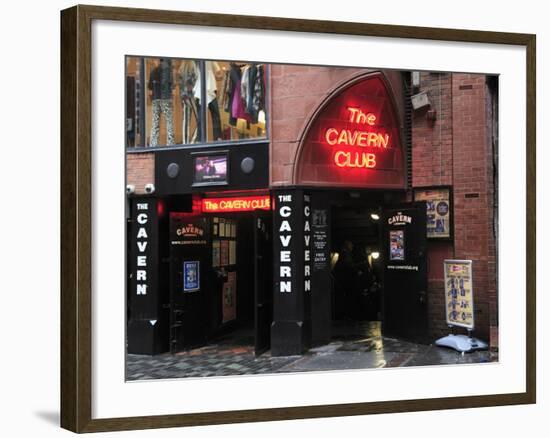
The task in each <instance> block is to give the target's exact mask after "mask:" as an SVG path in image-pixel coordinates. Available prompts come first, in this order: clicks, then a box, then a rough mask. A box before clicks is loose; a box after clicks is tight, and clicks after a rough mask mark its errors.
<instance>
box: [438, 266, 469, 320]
mask: <svg viewBox="0 0 550 438" xmlns="http://www.w3.org/2000/svg"><path fill="white" fill-rule="evenodd" d="M444 270H445V271H444V274H445V310H446V311H445V313H446V315H447V324H448V325H454V326H459V327H465V328H467V329H469V330H473V329H474V292H473V285H472V261H471V260H445V261H444Z"/></svg>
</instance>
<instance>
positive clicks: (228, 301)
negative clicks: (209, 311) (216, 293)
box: [222, 272, 237, 323]
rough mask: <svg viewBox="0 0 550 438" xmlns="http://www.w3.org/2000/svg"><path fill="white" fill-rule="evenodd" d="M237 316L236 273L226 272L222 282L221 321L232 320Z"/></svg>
mask: <svg viewBox="0 0 550 438" xmlns="http://www.w3.org/2000/svg"><path fill="white" fill-rule="evenodd" d="M236 317H237V273H236V272H228V273H227V281H226V282H225V283H224V284H223V293H222V322H224V323H225V322H229V321H233V320H234V319H235V318H236Z"/></svg>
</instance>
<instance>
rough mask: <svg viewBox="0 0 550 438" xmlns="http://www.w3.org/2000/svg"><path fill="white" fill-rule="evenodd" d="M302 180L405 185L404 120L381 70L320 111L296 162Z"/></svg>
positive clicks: (363, 185)
mask: <svg viewBox="0 0 550 438" xmlns="http://www.w3.org/2000/svg"><path fill="white" fill-rule="evenodd" d="M295 179H296V182H297V183H298V184H305V185H318V186H335V185H336V186H345V187H361V188H403V187H404V183H405V162H404V154H403V150H402V144H401V139H400V135H399V120H398V116H397V113H396V110H395V107H394V97H393V96H392V94H391V92H390V90H389V87H388V85H387V84H386V80H385V79H384V77H383V76H382V74H381V73H371V74H370V75H368V76H366V77H363V78H362V79H359V80H356V81H355V82H354V83H352V84H351V85H347V86H344V87H343V89H342V90H341V91H339V92H336V93H335V94H334V95H333V96H332V97H331V98H330V99H329V100H328V101H327V102H325V103H324V106H323V107H322V108H321V109H320V110H319V111H318V112H317V115H316V117H315V118H314V120H313V121H312V123H311V124H310V126H309V128H308V130H307V133H306V135H305V137H304V141H303V143H302V145H301V148H300V151H299V154H298V160H297V163H296V172H295Z"/></svg>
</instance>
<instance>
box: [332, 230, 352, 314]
mask: <svg viewBox="0 0 550 438" xmlns="http://www.w3.org/2000/svg"><path fill="white" fill-rule="evenodd" d="M356 277H357V269H356V268H355V265H354V263H353V243H352V242H351V241H350V240H346V241H344V243H343V245H342V249H341V250H340V254H339V256H338V261H337V262H336V265H335V266H334V278H335V280H336V289H337V295H338V296H339V299H338V301H339V302H340V303H341V306H342V307H341V312H339V313H340V314H341V315H342V316H343V318H344V319H351V317H352V302H353V293H354V286H355V282H356Z"/></svg>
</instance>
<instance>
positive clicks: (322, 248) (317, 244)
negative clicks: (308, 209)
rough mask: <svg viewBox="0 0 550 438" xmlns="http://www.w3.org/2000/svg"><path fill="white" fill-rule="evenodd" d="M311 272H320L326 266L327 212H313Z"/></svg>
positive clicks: (327, 254) (327, 257) (327, 258)
mask: <svg viewBox="0 0 550 438" xmlns="http://www.w3.org/2000/svg"><path fill="white" fill-rule="evenodd" d="M312 227H313V247H312V249H313V270H314V271H321V270H323V269H325V268H326V267H327V266H328V260H329V250H328V232H327V210H313V213H312Z"/></svg>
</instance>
